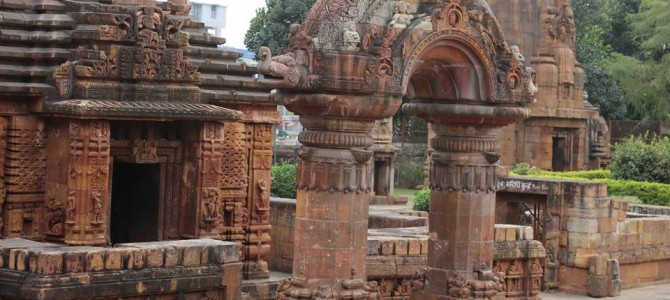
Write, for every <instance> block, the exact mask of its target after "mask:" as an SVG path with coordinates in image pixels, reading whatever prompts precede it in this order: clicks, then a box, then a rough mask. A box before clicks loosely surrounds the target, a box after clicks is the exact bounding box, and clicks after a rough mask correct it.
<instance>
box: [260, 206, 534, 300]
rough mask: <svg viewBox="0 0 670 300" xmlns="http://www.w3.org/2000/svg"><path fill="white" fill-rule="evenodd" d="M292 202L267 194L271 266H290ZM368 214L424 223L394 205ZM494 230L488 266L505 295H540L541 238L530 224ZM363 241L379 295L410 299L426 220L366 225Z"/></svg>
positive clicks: (422, 264)
mask: <svg viewBox="0 0 670 300" xmlns="http://www.w3.org/2000/svg"><path fill="white" fill-rule="evenodd" d="M295 205H296V203H295V200H292V199H278V198H273V199H271V211H272V218H271V222H272V231H271V235H272V237H273V239H272V243H273V245H272V253H271V254H270V255H269V256H268V263H269V266H270V269H271V270H274V271H280V272H286V273H290V272H291V271H292V263H293V224H294V220H295ZM384 218H389V221H384V220H383V219H384ZM370 219H371V220H374V221H373V222H377V223H379V224H386V225H390V224H394V225H399V226H409V225H411V224H413V222H422V223H423V224H422V225H425V224H426V223H425V221H426V218H425V217H424V216H422V214H420V213H419V214H411V213H410V214H405V213H400V212H398V211H397V210H396V211H395V215H394V210H385V209H383V208H372V209H371V212H370ZM380 227H384V226H380ZM494 233H495V248H494V249H495V253H494V257H495V261H494V265H493V266H492V271H493V272H497V273H503V274H504V278H505V283H506V284H505V290H504V291H505V292H506V294H507V298H509V299H539V298H538V297H537V296H538V294H539V292H540V287H541V279H542V276H543V266H544V258H545V256H546V251H545V249H544V247H543V246H542V244H541V243H540V242H538V241H534V240H532V237H533V230H532V228H531V227H525V226H510V225H496V228H495V231H494ZM367 243H368V253H367V254H368V256H367V263H366V268H367V274H368V280H371V281H377V282H378V283H379V286H380V294H381V296H382V299H384V300H403V299H409V295H410V293H411V292H412V291H413V290H416V289H421V288H422V286H423V284H424V283H423V270H424V269H425V268H426V263H427V254H428V227H427V226H421V227H405V228H388V227H384V228H381V229H369V230H368V241H367Z"/></svg>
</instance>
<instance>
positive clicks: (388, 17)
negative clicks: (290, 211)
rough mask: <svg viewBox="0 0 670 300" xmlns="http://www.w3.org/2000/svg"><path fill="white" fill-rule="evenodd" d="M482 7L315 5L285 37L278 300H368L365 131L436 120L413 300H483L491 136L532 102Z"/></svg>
mask: <svg viewBox="0 0 670 300" xmlns="http://www.w3.org/2000/svg"><path fill="white" fill-rule="evenodd" d="M517 49H518V48H516V47H509V46H508V45H507V44H506V42H505V39H504V36H503V33H502V32H501V30H500V26H499V24H498V22H497V20H496V18H495V16H494V15H493V13H492V12H491V9H490V8H489V6H488V4H487V3H486V2H485V1H484V0H463V1H461V0H408V1H387V0H376V1H374V0H318V1H317V2H316V4H315V5H314V7H313V8H312V10H311V11H310V13H309V15H308V17H307V21H306V22H305V23H304V24H302V25H300V26H298V25H294V26H293V27H292V28H291V35H290V38H289V46H288V52H287V54H284V55H281V56H277V57H271V54H270V53H269V50H268V49H267V48H262V49H261V51H260V53H259V54H260V56H261V58H262V59H263V61H262V63H261V64H260V68H261V69H262V70H264V71H265V72H268V73H273V74H275V75H279V76H282V77H283V78H284V82H283V85H282V88H281V89H279V90H278V91H276V93H274V94H273V99H274V101H276V103H278V104H283V105H285V106H286V107H287V108H288V109H289V110H291V111H293V112H295V113H296V114H299V115H300V121H301V122H302V124H303V126H304V127H305V129H306V130H305V131H304V132H303V133H301V134H300V137H299V140H300V142H301V143H302V145H303V146H302V148H301V149H300V150H299V153H298V156H299V158H300V159H299V165H298V177H297V184H298V188H299V191H298V202H297V214H296V222H295V248H294V263H293V275H292V278H291V280H290V281H289V282H285V283H284V284H282V285H281V286H280V288H279V294H278V296H279V298H280V299H307V298H317V299H332V298H337V299H366V298H368V297H371V298H374V296H375V293H376V286H375V284H374V283H366V282H365V281H366V272H365V257H366V253H367V243H366V236H367V217H368V212H367V208H368V197H369V194H370V191H371V189H372V184H371V181H372V162H371V160H370V158H371V157H372V155H373V153H372V151H370V150H368V149H367V148H369V147H370V146H372V144H373V140H372V137H371V136H370V131H371V130H372V128H373V125H374V121H375V120H377V119H382V118H386V117H390V116H392V115H393V114H394V113H395V112H396V111H397V110H398V109H399V108H400V106H401V103H402V97H403V96H406V97H407V98H408V99H409V103H407V104H404V105H403V106H402V109H403V111H404V112H405V113H408V114H414V115H418V116H419V117H421V118H423V119H425V120H427V121H428V122H431V123H432V124H433V127H434V128H435V131H436V133H437V136H436V137H435V138H434V139H433V140H432V141H431V143H432V146H433V147H434V148H435V152H434V154H433V161H432V162H431V173H430V177H431V188H432V190H433V192H432V194H431V197H432V202H431V207H430V227H429V232H430V238H429V251H428V269H427V271H426V273H425V279H424V280H420V281H417V282H416V286H415V288H416V289H417V290H416V291H415V292H414V294H413V295H414V296H413V297H415V298H421V299H423V298H430V299H437V298H440V299H453V298H470V299H490V298H497V297H499V295H498V291H499V289H500V288H501V287H500V286H498V284H497V283H496V282H498V279H497V278H496V276H497V274H493V272H492V270H491V265H492V261H493V225H494V220H495V218H494V211H495V192H496V186H497V175H496V168H497V165H498V160H499V158H500V154H499V153H498V151H499V150H498V149H499V147H500V145H499V142H498V141H497V140H496V133H497V131H498V129H499V128H500V127H502V126H505V125H507V124H511V123H513V122H515V121H516V120H519V119H522V118H526V117H528V116H529V114H530V110H529V109H528V108H526V107H525V105H526V104H528V103H530V102H531V101H532V100H533V89H534V87H533V84H532V82H531V79H530V76H529V72H528V71H527V70H526V68H525V67H524V66H523V65H522V64H521V62H520V60H519V58H521V54H520V53H519V52H518V51H517Z"/></svg>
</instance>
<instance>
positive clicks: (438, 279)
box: [410, 268, 505, 300]
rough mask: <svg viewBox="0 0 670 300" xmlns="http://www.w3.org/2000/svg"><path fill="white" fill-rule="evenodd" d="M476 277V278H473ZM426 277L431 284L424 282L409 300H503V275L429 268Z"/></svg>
mask: <svg viewBox="0 0 670 300" xmlns="http://www.w3.org/2000/svg"><path fill="white" fill-rule="evenodd" d="M473 276H476V277H477V278H476V279H475V278H473ZM426 277H427V278H432V280H433V282H430V281H427V280H426V281H424V284H423V289H421V290H418V291H413V292H412V296H411V297H410V299H416V300H424V299H477V300H480V299H481V300H502V299H505V281H504V274H502V273H500V274H494V273H493V272H492V271H489V270H484V271H477V272H475V273H474V274H473V273H469V274H466V273H464V272H461V271H448V270H441V269H432V268H429V269H428V270H426Z"/></svg>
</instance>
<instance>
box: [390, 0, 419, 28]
mask: <svg viewBox="0 0 670 300" xmlns="http://www.w3.org/2000/svg"><path fill="white" fill-rule="evenodd" d="M413 18H414V16H412V15H411V13H410V11H409V4H407V2H405V1H398V2H396V4H395V7H394V8H393V19H392V20H391V22H390V23H389V24H388V26H389V27H393V28H399V29H403V28H407V26H409V24H410V23H412V19H413Z"/></svg>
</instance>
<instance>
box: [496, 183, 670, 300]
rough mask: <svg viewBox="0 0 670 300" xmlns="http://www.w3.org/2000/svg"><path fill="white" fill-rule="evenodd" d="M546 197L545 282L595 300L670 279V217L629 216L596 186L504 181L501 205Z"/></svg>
mask: <svg viewBox="0 0 670 300" xmlns="http://www.w3.org/2000/svg"><path fill="white" fill-rule="evenodd" d="M529 196H533V197H534V198H533V199H536V200H537V199H538V196H543V197H545V198H544V199H545V200H544V201H545V202H544V204H545V205H546V206H545V208H544V211H543V216H542V220H543V224H542V226H543V230H544V232H543V235H544V245H545V247H547V251H548V257H547V269H546V276H545V282H548V283H550V284H551V283H553V282H556V284H557V287H558V288H559V289H561V290H565V291H569V292H573V293H579V294H588V295H590V296H593V297H607V296H617V295H619V294H620V292H621V288H632V287H637V286H641V285H649V284H654V283H658V282H666V281H669V280H670V272H669V271H668V270H670V252H669V250H670V217H640V216H637V217H636V218H629V217H628V216H627V212H628V211H630V209H629V205H628V203H626V202H620V201H614V200H612V199H610V198H608V197H607V186H606V185H604V184H600V183H593V182H575V181H563V180H539V179H529V178H501V180H500V185H499V193H498V197H499V199H498V203H499V204H500V203H501V201H502V202H504V201H513V200H514V198H528V197H529Z"/></svg>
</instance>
